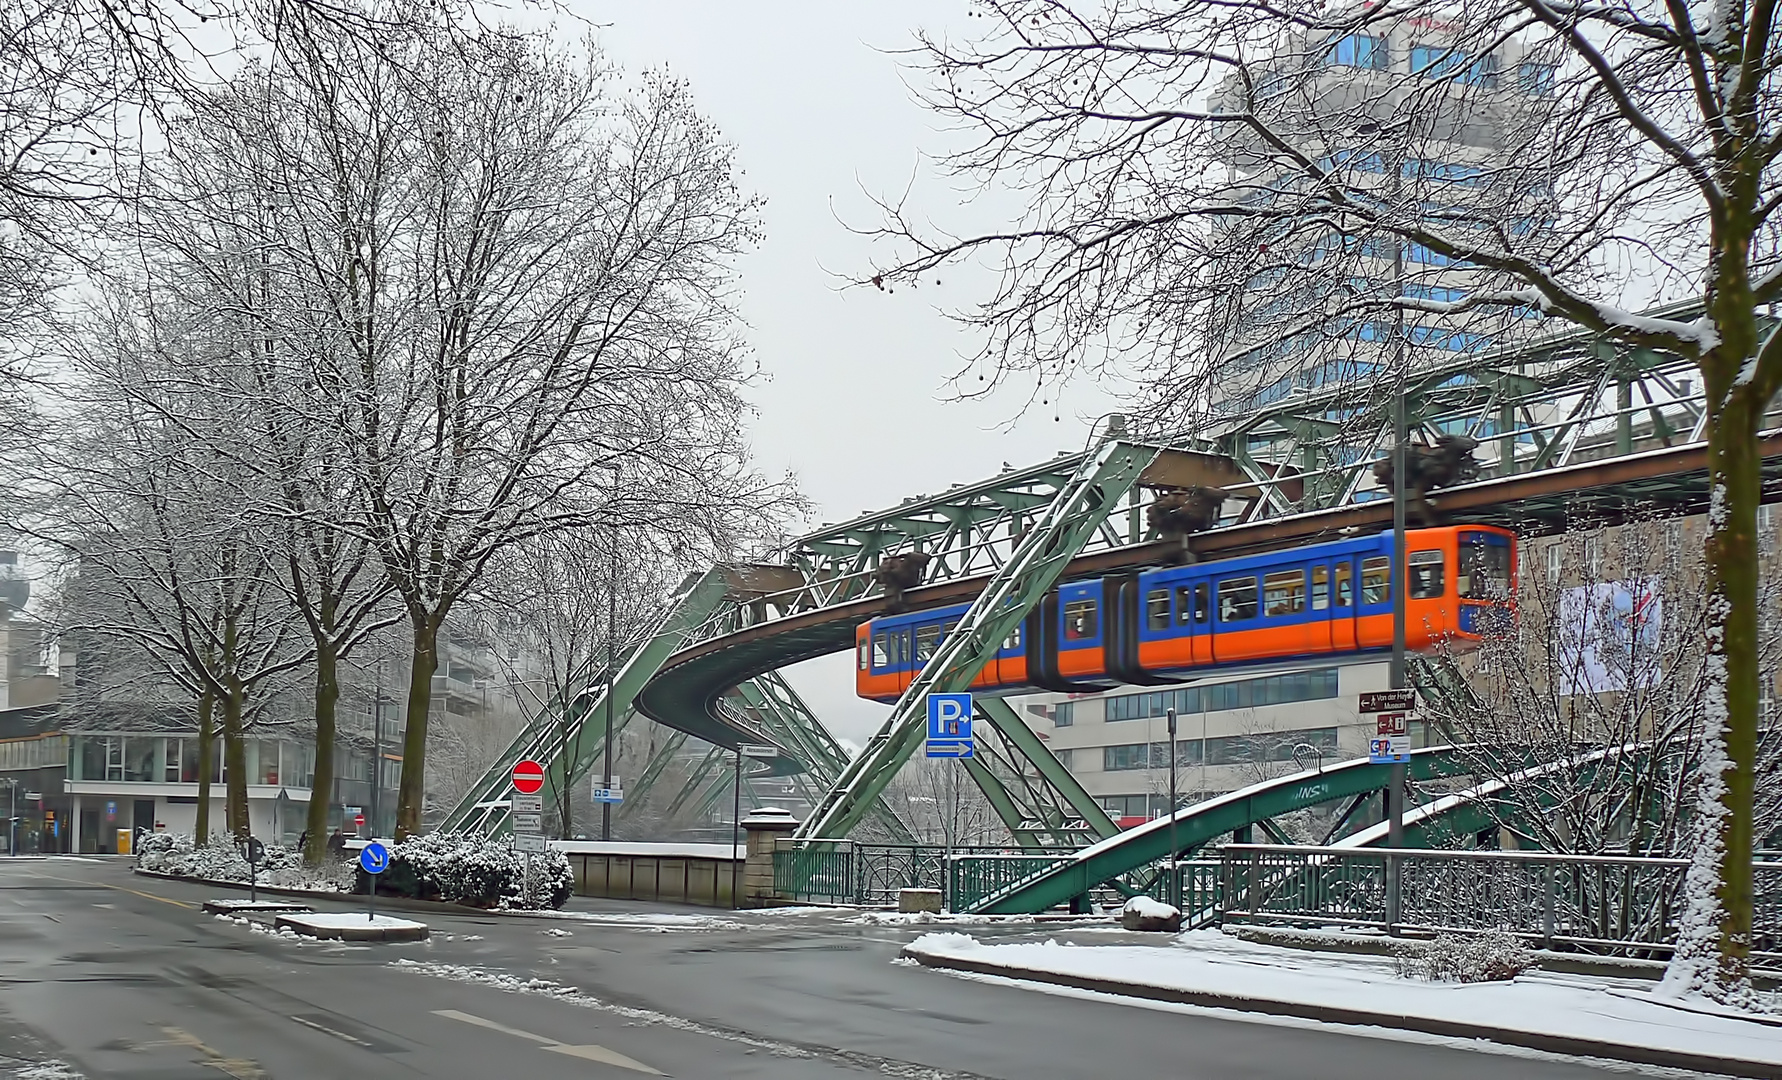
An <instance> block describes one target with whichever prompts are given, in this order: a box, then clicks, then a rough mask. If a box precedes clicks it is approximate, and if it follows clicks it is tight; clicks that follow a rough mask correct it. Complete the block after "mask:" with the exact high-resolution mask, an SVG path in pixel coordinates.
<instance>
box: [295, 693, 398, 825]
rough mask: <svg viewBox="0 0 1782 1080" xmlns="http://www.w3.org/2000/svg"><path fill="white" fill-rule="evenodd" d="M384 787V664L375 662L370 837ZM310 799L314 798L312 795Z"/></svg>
mask: <svg viewBox="0 0 1782 1080" xmlns="http://www.w3.org/2000/svg"><path fill="white" fill-rule="evenodd" d="M383 786H384V662H383V660H382V659H381V658H380V659H379V660H378V662H377V682H376V684H375V686H374V688H373V690H372V696H371V835H372V836H374V837H375V836H376V835H377V831H378V829H379V828H380V827H382V824H383V820H384V819H383V799H382V798H381V796H382V793H383ZM311 798H314V796H313V795H312V796H311Z"/></svg>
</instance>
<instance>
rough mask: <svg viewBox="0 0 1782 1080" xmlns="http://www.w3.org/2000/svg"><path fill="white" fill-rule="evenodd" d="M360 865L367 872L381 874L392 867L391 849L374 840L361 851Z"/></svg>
mask: <svg viewBox="0 0 1782 1080" xmlns="http://www.w3.org/2000/svg"><path fill="white" fill-rule="evenodd" d="M359 866H360V867H361V868H362V869H364V871H365V872H366V873H367V874H381V873H383V872H384V871H385V870H388V869H389V868H390V849H389V848H387V847H385V846H384V845H382V844H380V843H378V842H377V841H376V840H373V841H372V842H371V843H369V844H366V845H365V847H364V848H363V849H361V850H360V852H359Z"/></svg>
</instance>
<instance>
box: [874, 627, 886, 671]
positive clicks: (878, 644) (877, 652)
mask: <svg viewBox="0 0 1782 1080" xmlns="http://www.w3.org/2000/svg"><path fill="white" fill-rule="evenodd" d="M872 666H873V667H875V668H878V669H879V670H880V671H883V670H885V669H886V668H888V667H890V666H891V635H889V634H874V635H873V636H872Z"/></svg>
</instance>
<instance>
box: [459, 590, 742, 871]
mask: <svg viewBox="0 0 1782 1080" xmlns="http://www.w3.org/2000/svg"><path fill="white" fill-rule="evenodd" d="M728 589H729V586H728V583H727V581H726V579H725V576H724V572H723V568H722V567H713V568H712V569H710V570H707V571H706V572H705V573H703V574H690V575H688V577H687V579H686V580H685V581H684V582H682V583H681V587H680V588H679V589H677V590H676V591H675V593H674V595H673V596H672V597H671V598H670V599H669V602H668V603H667V604H665V605H664V606H663V613H662V616H661V617H660V618H659V619H658V620H657V623H656V626H655V628H654V629H653V630H652V631H651V632H650V634H649V636H648V637H646V638H645V639H644V640H643V642H642V644H640V645H637V646H636V647H634V648H632V649H631V650H629V651H628V652H627V653H626V654H625V655H624V657H623V659H622V660H621V661H620V663H619V666H618V670H617V671H616V672H615V673H614V678H613V701H612V716H613V727H614V728H615V729H617V730H623V728H624V725H625V722H626V721H627V720H628V719H629V717H630V715H631V703H632V700H633V699H634V698H636V696H637V693H638V691H639V690H641V689H643V685H644V683H646V682H648V681H649V680H650V679H651V678H652V677H653V676H654V675H655V674H656V672H657V670H658V669H660V668H661V666H662V662H663V661H664V660H666V659H668V657H669V656H670V655H672V654H673V653H674V652H675V650H677V649H679V648H680V647H681V643H682V642H683V641H684V640H685V638H686V635H687V633H688V632H689V631H691V630H692V629H693V628H695V627H697V626H698V625H699V624H700V623H702V622H704V621H705V620H706V619H707V618H709V617H710V616H711V614H712V612H713V611H715V610H717V608H718V606H719V605H720V604H722V603H723V602H724V600H725V597H726V594H727V592H728ZM606 688H607V686H606V678H605V673H604V672H603V671H600V670H595V669H590V670H589V672H588V673H587V674H586V677H585V678H583V679H581V680H579V681H578V683H577V684H576V685H575V686H573V687H571V688H569V690H567V691H566V692H565V693H564V694H562V695H559V696H558V697H556V698H553V699H552V700H551V702H550V703H549V704H547V705H546V706H545V707H544V708H543V709H541V710H540V711H539V713H538V715H537V716H535V717H533V718H532V721H531V722H530V723H528V724H527V725H526V727H525V728H524V729H522V730H521V731H520V733H519V735H517V736H515V738H514V741H513V742H511V743H509V744H508V748H507V750H506V751H505V752H503V753H502V755H501V756H500V757H499V758H497V759H495V762H494V763H493V764H492V765H490V766H489V769H488V771H487V772H485V773H484V774H483V776H482V778H481V779H480V780H478V781H477V782H476V783H475V784H474V785H472V787H471V789H470V790H469V791H468V792H466V793H465V795H464V798H463V799H461V800H460V801H459V803H458V805H457V807H455V808H454V809H453V810H452V812H451V813H450V814H448V815H446V819H445V821H444V822H443V823H441V825H440V829H441V831H444V832H475V833H482V834H484V835H486V836H500V835H505V834H507V833H508V832H510V831H511V830H512V825H513V823H512V822H511V821H510V820H509V818H508V806H509V799H510V798H511V796H512V791H513V787H512V778H513V769H514V765H515V764H516V763H518V762H520V761H522V760H525V759H527V758H530V759H532V760H533V761H537V762H539V763H540V764H542V765H544V767H545V785H544V790H543V791H542V792H541V794H542V795H543V796H544V803H545V805H546V806H551V805H554V804H555V802H556V801H557V800H559V799H560V798H561V793H562V791H563V790H564V788H565V787H566V786H567V785H568V784H571V783H574V782H575V781H576V780H578V779H580V778H581V777H583V776H586V775H587V774H588V770H589V769H591V768H593V766H594V764H595V762H596V761H598V760H599V758H600V752H601V745H602V740H603V739H605V738H606V735H607V731H606V718H607V715H608V713H607V703H606ZM565 715H567V719H568V724H567V730H566V729H565V726H564V725H563V724H562V718H563V717H564V716H565Z"/></svg>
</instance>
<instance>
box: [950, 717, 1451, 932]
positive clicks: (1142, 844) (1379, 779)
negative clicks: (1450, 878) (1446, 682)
mask: <svg viewBox="0 0 1782 1080" xmlns="http://www.w3.org/2000/svg"><path fill="white" fill-rule="evenodd" d="M1461 765H1462V756H1461V755H1460V754H1458V753H1457V752H1455V751H1454V750H1453V748H1451V747H1446V746H1441V747H1430V748H1428V749H1424V750H1413V751H1412V752H1411V761H1410V764H1409V765H1408V766H1407V768H1408V770H1409V772H1410V777H1411V779H1413V780H1433V779H1435V778H1437V777H1441V776H1452V775H1455V774H1456V773H1458V772H1459V771H1461ZM1391 779H1392V766H1390V765H1375V764H1373V763H1371V762H1369V761H1367V760H1366V759H1365V758H1362V759H1357V760H1355V761H1346V762H1343V763H1342V764H1339V765H1333V766H1331V767H1330V768H1327V769H1320V770H1308V771H1306V772H1300V773H1294V774H1293V775H1291V776H1283V777H1280V778H1278V779H1274V780H1265V781H1263V782H1262V783H1260V784H1253V785H1251V786H1250V787H1247V788H1241V789H1239V790H1237V791H1234V792H1231V793H1230V794H1228V795H1222V796H1220V797H1219V798H1216V799H1209V800H1207V801H1206V802H1203V803H1198V804H1196V805H1194V806H1190V807H1187V808H1185V809H1183V810H1181V811H1179V812H1178V813H1177V814H1176V827H1175V840H1176V842H1175V847H1176V853H1177V854H1178V855H1179V854H1182V853H1185V852H1190V851H1194V850H1195V849H1197V848H1200V847H1204V846H1205V845H1206V844H1208V843H1209V842H1211V841H1212V840H1214V839H1217V838H1218V837H1220V836H1224V835H1226V834H1229V833H1232V832H1235V831H1237V830H1238V829H1242V828H1244V827H1245V826H1249V825H1254V824H1256V823H1257V822H1260V821H1267V820H1269V819H1271V818H1276V817H1279V816H1281V815H1282V814H1290V813H1292V812H1294V811H1296V810H1304V809H1307V808H1309V807H1313V806H1318V805H1320V804H1322V803H1327V802H1332V801H1334V800H1337V799H1352V798H1354V797H1355V796H1357V795H1362V794H1365V793H1367V792H1370V791H1378V790H1380V789H1381V788H1383V787H1385V786H1386V785H1387V784H1388V783H1389V782H1390V781H1391ZM1169 854H1170V828H1169V819H1168V818H1158V819H1156V820H1154V821H1149V822H1146V823H1145V824H1143V825H1140V826H1139V827H1138V828H1136V829H1128V830H1126V831H1125V832H1123V833H1120V834H1119V835H1118V836H1112V837H1109V838H1108V839H1106V840H1103V841H1102V842H1101V843H1099V844H1094V845H1092V846H1090V847H1087V848H1084V849H1083V850H1082V851H1079V852H1077V853H1076V855H1075V856H1073V857H1072V858H1070V859H1068V860H1065V861H1062V862H1059V863H1056V864H1053V865H1052V866H1050V867H1047V868H1046V869H1045V870H1043V871H1040V872H1039V873H1036V874H1035V875H1034V876H1033V877H1030V878H1028V879H1027V880H1025V881H1021V882H1017V883H1016V884H1014V885H1011V886H1009V887H1008V888H1005V889H1003V890H1001V891H999V892H995V893H992V894H990V895H989V896H987V897H985V898H984V899H983V900H982V901H981V902H979V903H978V904H977V905H976V906H974V907H973V908H971V909H970V910H971V911H972V912H973V913H976V914H985V915H1033V914H1038V913H1039V912H1042V911H1046V910H1049V909H1051V908H1054V907H1057V906H1058V905H1060V904H1065V903H1069V902H1070V900H1071V899H1072V898H1074V897H1078V896H1082V895H1083V894H1085V893H1087V892H1089V891H1090V890H1091V889H1094V888H1095V887H1096V886H1098V885H1100V884H1102V883H1103V882H1105V881H1111V880H1113V879H1114V878H1117V877H1119V876H1120V875H1121V874H1124V873H1127V872H1128V871H1131V870H1136V869H1138V868H1139V867H1141V866H1145V865H1148V864H1150V863H1152V862H1155V861H1157V860H1159V859H1164V858H1167V857H1168V856H1169Z"/></svg>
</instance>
